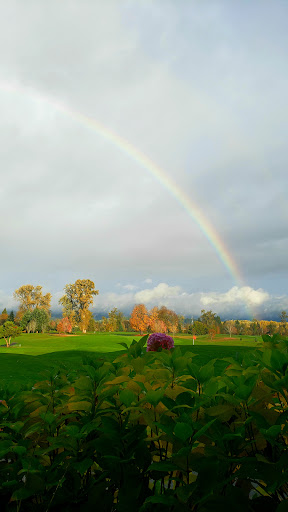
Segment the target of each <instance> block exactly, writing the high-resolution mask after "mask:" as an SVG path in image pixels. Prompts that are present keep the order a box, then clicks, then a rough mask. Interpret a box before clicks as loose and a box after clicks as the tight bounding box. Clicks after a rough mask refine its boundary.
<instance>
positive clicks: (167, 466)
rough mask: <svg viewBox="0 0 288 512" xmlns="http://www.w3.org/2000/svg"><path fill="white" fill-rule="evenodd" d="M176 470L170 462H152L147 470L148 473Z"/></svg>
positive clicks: (176, 467) (174, 465)
mask: <svg viewBox="0 0 288 512" xmlns="http://www.w3.org/2000/svg"><path fill="white" fill-rule="evenodd" d="M177 469H178V466H176V464H174V463H173V462H172V461H171V462H169V461H168V462H167V461H165V462H153V463H152V464H151V465H150V466H149V467H148V468H147V470H148V471H165V472H168V471H176V470H177Z"/></svg>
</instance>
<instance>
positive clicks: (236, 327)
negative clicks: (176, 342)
mask: <svg viewBox="0 0 288 512" xmlns="http://www.w3.org/2000/svg"><path fill="white" fill-rule="evenodd" d="M98 294H99V291H98V290H96V289H95V284H94V283H93V281H91V280H89V279H78V280H77V281H76V282H75V283H73V284H67V285H66V286H65V288H64V295H63V296H62V297H61V298H60V299H59V304H60V305H61V306H62V318H61V319H60V318H59V319H56V320H55V319H52V318H51V311H50V308H51V298H52V297H51V294H50V293H47V294H45V295H44V294H43V293H42V286H39V285H38V286H33V285H30V284H28V285H23V286H21V287H20V288H18V289H17V290H15V292H14V299H15V300H16V301H17V302H18V303H19V309H18V311H17V312H16V314H15V315H14V312H13V311H11V312H10V313H9V314H8V312H7V309H6V308H5V309H4V310H3V311H2V313H1V315H0V338H4V337H5V336H6V337H7V336H8V334H9V333H10V334H11V333H12V337H13V332H16V331H15V327H18V328H19V329H21V330H25V331H26V332H28V333H30V332H33V333H34V332H46V331H52V332H59V333H71V332H72V331H73V330H74V331H75V330H81V331H82V332H83V333H86V332H97V331H98V332H119V331H120V332H129V331H134V332H139V333H140V334H143V333H144V332H162V333H171V334H176V333H186V334H191V335H203V334H208V335H209V336H210V338H211V339H213V338H214V336H215V335H216V334H226V335H227V336H228V335H229V337H232V336H233V335H250V336H257V335H263V334H271V335H272V334H275V333H276V332H279V333H280V334H281V335H287V334H288V323H287V320H288V315H287V313H286V311H282V312H281V315H280V321H279V322H275V321H266V320H257V319H253V320H252V321H248V320H226V321H222V320H221V318H220V317H219V315H217V314H216V313H214V312H212V311H211V310H210V311H205V310H204V309H202V310H201V315H200V316H199V318H198V319H196V320H194V319H187V318H185V317H184V316H183V315H178V314H177V313H176V312H175V311H173V310H171V309H168V308H167V307H166V306H161V307H157V306H155V307H153V308H152V309H151V310H148V309H147V308H146V306H145V305H144V304H136V305H135V306H134V308H133V310H132V313H131V315H130V316H129V317H127V316H125V315H124V313H122V312H121V311H119V310H118V309H117V308H113V309H112V310H111V311H110V312H109V313H108V317H107V318H106V317H104V316H103V317H102V319H101V320H98V321H97V320H95V319H94V317H93V313H92V312H91V311H90V309H89V308H90V306H91V305H92V304H93V298H94V296H95V295H98ZM13 329H14V331H13ZM7 333H8V334H7ZM4 335H5V336H4ZM10 340H11V338H10ZM6 344H7V341H6Z"/></svg>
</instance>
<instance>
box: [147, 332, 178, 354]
mask: <svg viewBox="0 0 288 512" xmlns="http://www.w3.org/2000/svg"><path fill="white" fill-rule="evenodd" d="M173 347H174V340H173V338H171V336H168V335H167V334H163V333H162V332H154V333H153V334H150V336H149V338H148V341H147V352H157V351H158V350H159V349H162V348H165V349H167V350H170V348H173Z"/></svg>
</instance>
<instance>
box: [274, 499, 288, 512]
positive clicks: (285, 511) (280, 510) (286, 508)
mask: <svg viewBox="0 0 288 512" xmlns="http://www.w3.org/2000/svg"><path fill="white" fill-rule="evenodd" d="M276 512H288V500H284V501H282V502H281V503H280V505H278V507H277V508H276Z"/></svg>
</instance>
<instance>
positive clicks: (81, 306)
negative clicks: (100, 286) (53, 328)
mask: <svg viewBox="0 0 288 512" xmlns="http://www.w3.org/2000/svg"><path fill="white" fill-rule="evenodd" d="M64 290H65V295H63V297H61V299H60V300H59V304H61V305H62V307H63V317H66V316H67V317H68V318H69V320H70V322H71V324H72V325H78V326H79V327H80V329H81V330H82V332H86V331H87V328H88V325H89V321H90V319H91V315H92V313H91V312H90V311H89V306H90V305H91V304H93V296H94V295H98V294H99V291H98V290H95V284H94V283H93V281H90V279H77V281H76V282H75V283H74V284H66V286H65V288H64Z"/></svg>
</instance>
